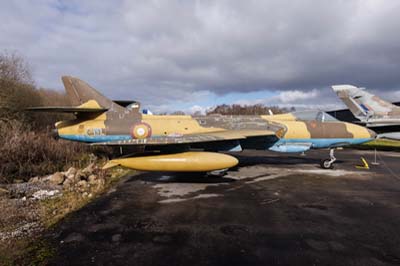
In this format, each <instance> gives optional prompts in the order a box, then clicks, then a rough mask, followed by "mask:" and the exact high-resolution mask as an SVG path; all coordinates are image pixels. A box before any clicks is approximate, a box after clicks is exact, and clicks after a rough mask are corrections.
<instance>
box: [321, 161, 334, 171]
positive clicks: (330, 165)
mask: <svg viewBox="0 0 400 266" xmlns="http://www.w3.org/2000/svg"><path fill="white" fill-rule="evenodd" d="M330 161H331V159H325V160H322V161H321V164H320V165H321V168H322V169H333V163H329V162H330Z"/></svg>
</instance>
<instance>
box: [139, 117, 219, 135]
mask: <svg viewBox="0 0 400 266" xmlns="http://www.w3.org/2000/svg"><path fill="white" fill-rule="evenodd" d="M142 122H145V123H147V124H149V125H150V126H151V130H152V134H153V135H159V136H161V135H169V134H175V133H178V134H183V135H186V134H195V133H206V132H216V131H224V130H225V129H223V128H216V127H210V128H205V127H202V126H200V125H199V123H198V122H197V121H196V120H195V119H193V118H192V117H191V116H188V115H182V116H181V115H143V117H142Z"/></svg>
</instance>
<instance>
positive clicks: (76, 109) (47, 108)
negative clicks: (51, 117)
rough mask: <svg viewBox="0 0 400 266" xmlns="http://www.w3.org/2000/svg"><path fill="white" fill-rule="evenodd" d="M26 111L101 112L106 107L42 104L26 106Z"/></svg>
mask: <svg viewBox="0 0 400 266" xmlns="http://www.w3.org/2000/svg"><path fill="white" fill-rule="evenodd" d="M26 110H28V111H35V112H51V113H101V112H105V111H107V110H108V109H105V108H82V107H79V106H76V107H73V106H44V107H31V108H27V109H26Z"/></svg>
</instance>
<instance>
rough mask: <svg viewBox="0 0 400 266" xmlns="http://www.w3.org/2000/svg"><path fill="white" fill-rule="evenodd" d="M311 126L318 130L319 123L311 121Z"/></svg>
mask: <svg viewBox="0 0 400 266" xmlns="http://www.w3.org/2000/svg"><path fill="white" fill-rule="evenodd" d="M310 125H311V127H312V128H316V127H317V122H316V121H314V120H313V121H311V123H310Z"/></svg>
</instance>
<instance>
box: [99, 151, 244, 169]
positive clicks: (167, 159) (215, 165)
mask: <svg viewBox="0 0 400 266" xmlns="http://www.w3.org/2000/svg"><path fill="white" fill-rule="evenodd" d="M238 163H239V161H238V160H237V159H236V158H235V157H233V156H230V155H227V154H221V153H215V152H182V153H174V154H165V155H150V156H141V157H131V158H122V159H115V160H111V161H109V162H108V163H107V164H106V165H105V166H104V167H103V169H108V168H111V167H114V166H123V167H127V168H131V169H134V170H140V171H161V172H164V171H165V172H209V171H215V170H222V169H227V168H230V167H233V166H235V165H237V164H238Z"/></svg>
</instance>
